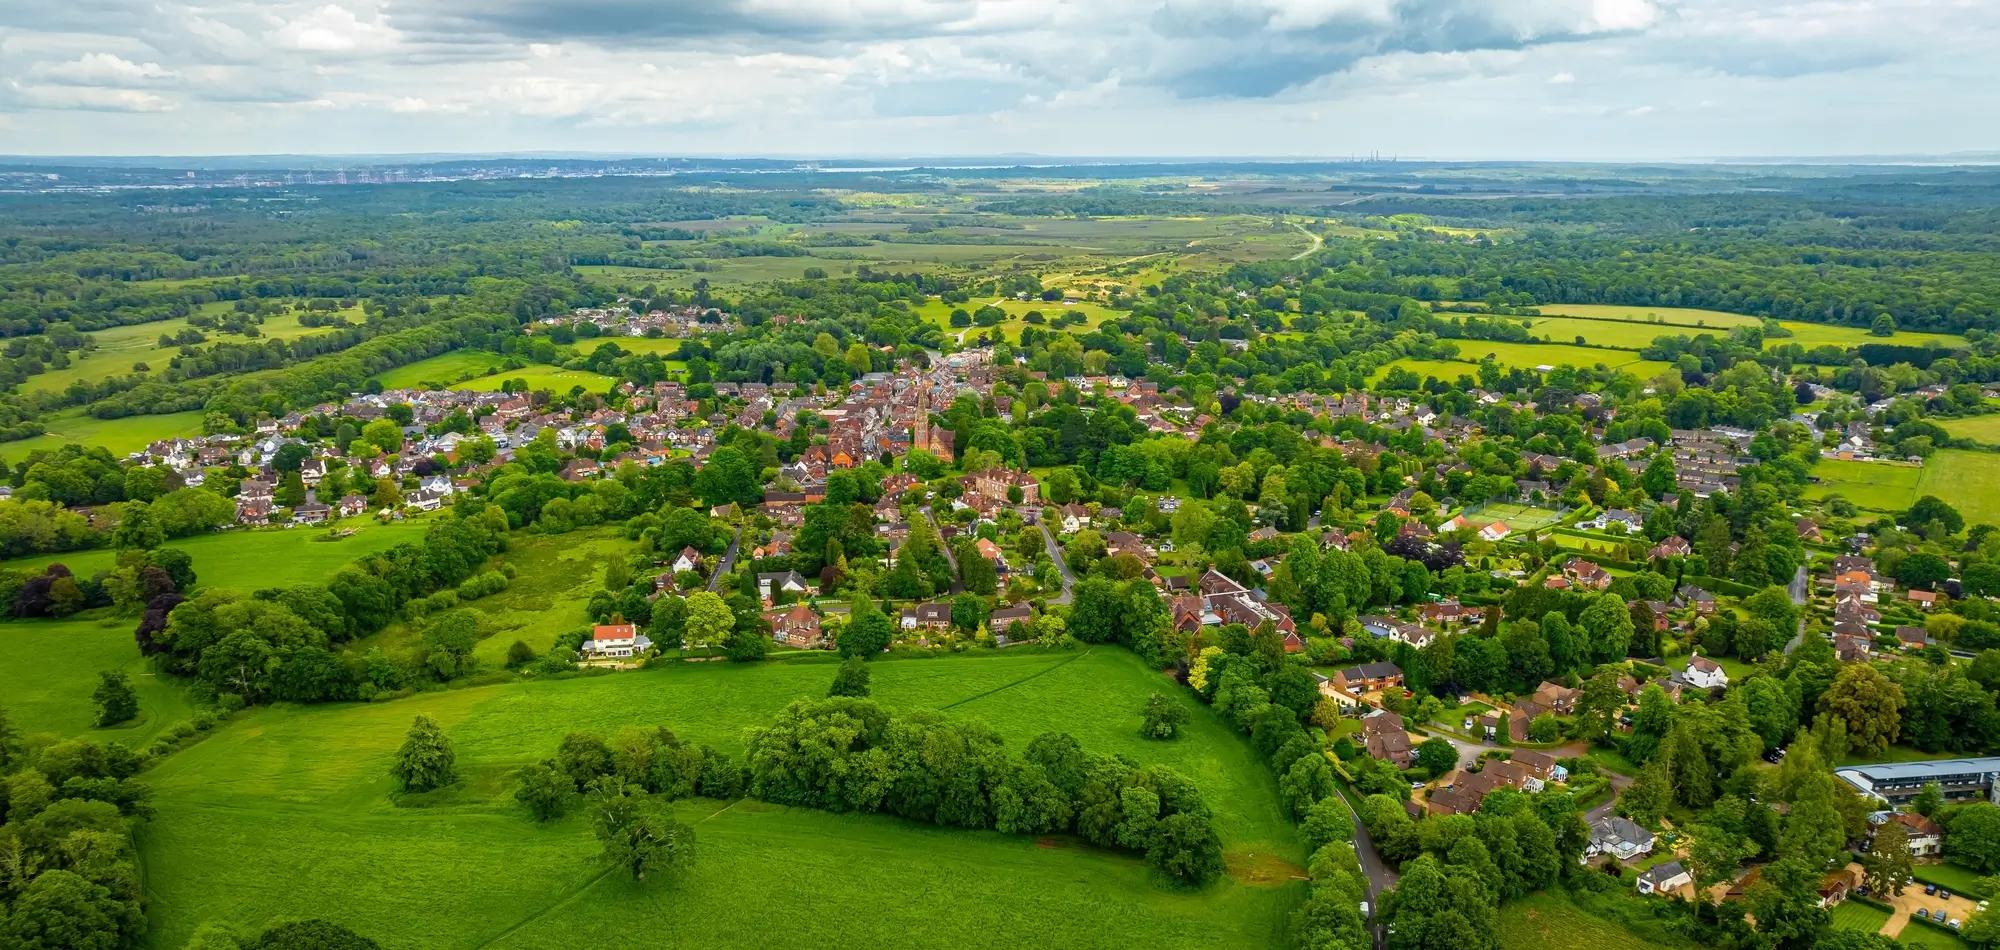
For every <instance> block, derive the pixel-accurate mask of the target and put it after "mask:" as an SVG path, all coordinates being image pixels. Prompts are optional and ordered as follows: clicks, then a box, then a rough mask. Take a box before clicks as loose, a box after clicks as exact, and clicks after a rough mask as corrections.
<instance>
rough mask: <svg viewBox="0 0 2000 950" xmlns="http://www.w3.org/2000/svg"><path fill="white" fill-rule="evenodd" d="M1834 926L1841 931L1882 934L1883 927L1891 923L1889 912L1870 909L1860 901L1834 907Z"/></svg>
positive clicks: (1846, 902)
mask: <svg viewBox="0 0 2000 950" xmlns="http://www.w3.org/2000/svg"><path fill="white" fill-rule="evenodd" d="M1832 917H1833V926H1834V927H1836V928H1838V929H1841V930H1858V931H1861V932H1862V933H1870V934H1872V933H1880V932H1881V930H1882V925H1883V924H1886V923H1888V922H1889V912H1888V911H1886V910H1883V909H1881V908H1879V907H1870V906H1868V905H1867V904H1863V903H1861V902H1860V901H1844V902H1842V903H1840V904H1837V905H1835V906H1834V908H1833V911H1832Z"/></svg>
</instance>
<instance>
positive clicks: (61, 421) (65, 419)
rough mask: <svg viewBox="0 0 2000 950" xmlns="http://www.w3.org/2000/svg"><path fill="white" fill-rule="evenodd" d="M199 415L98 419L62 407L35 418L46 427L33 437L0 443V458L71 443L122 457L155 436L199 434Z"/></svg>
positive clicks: (10, 459)
mask: <svg viewBox="0 0 2000 950" xmlns="http://www.w3.org/2000/svg"><path fill="white" fill-rule="evenodd" d="M201 415H202V414H201V412H200V411H199V410H189V411H187V412H169V413H162V414H160V415H155V416H125V417H123V418H119V419H99V418H97V417H96V416H93V415H90V414H88V413H86V412H84V411H83V410H82V409H80V408H77V409H64V410H63V411H61V412H56V413H51V414H49V415H48V416H46V417H44V418H42V419H40V420H39V421H40V422H41V423H42V424H43V425H45V426H47V427H48V431H47V432H44V433H42V434H41V435H38V436H35V437H33V438H28V439H20V440H17V441H14V442H0V461H5V462H17V461H20V460H21V459H24V458H27V457H28V456H29V455H30V454H33V453H35V452H41V451H54V450H56V449H60V448H62V447H63V446H65V445H68V444H70V443H72V442H74V443H76V444H78V445H86V446H97V445H101V446H104V447H105V448H107V449H110V450H111V454H113V455H116V456H120V457H123V456H125V455H127V454H129V453H132V452H136V451H138V450H140V449H143V448H145V447H146V446H147V444H148V443H151V442H154V441H157V440H159V439H174V438H182V437H185V436H191V435H200V434H201Z"/></svg>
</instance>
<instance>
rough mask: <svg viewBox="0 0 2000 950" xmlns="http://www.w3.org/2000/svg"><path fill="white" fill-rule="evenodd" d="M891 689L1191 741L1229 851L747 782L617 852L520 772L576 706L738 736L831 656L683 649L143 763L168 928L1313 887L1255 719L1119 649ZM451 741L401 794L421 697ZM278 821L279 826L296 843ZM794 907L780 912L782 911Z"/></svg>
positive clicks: (1019, 924) (262, 726) (643, 920)
mask: <svg viewBox="0 0 2000 950" xmlns="http://www.w3.org/2000/svg"><path fill="white" fill-rule="evenodd" d="M872 669H873V671H874V685H875V695H876V698H877V699H878V700H880V701H881V702H883V703H884V704H886V705H889V706H891V707H894V708H900V709H915V708H931V709H938V710H942V711H944V712H945V713H946V714H947V715H950V716H955V717H964V718H968V719H973V720H977V721H980V722H984V723H986V724H988V725H989V726H991V727H992V728H993V729H995V730H996V731H997V732H999V733H1000V734H1001V735H1003V736H1004V737H1005V738H1006V739H1007V741H1008V742H1009V744H1010V746H1013V747H1016V748H1018V747H1019V746H1020V745H1022V744H1024V743H1025V742H1026V741H1027V740H1028V739H1029V738H1031V737H1032V736H1034V735H1036V734H1038V733H1040V732H1042V731H1045V730H1049V729H1064V730H1067V731H1070V732H1071V733H1073V734H1074V735H1076V736H1077V738H1078V739H1079V740H1080V741H1081V742H1082V743H1083V744H1084V746H1085V747H1086V748H1089V749H1092V750H1097V751H1103V752H1119V753H1124V754H1127V755H1130V756H1132V757H1134V758H1136V759H1138V760H1140V761H1142V762H1160V763H1165V764H1169V765H1171V766H1173V767H1174V768H1177V769H1179V770H1180V771H1181V772H1183V773H1185V774H1186V775H1187V776H1188V777H1189V778H1190V779H1192V780H1193V781H1195V782H1196V783H1198V784H1199V785H1201V787H1202V788H1203V791H1204V792H1205V793H1206V795H1207V797H1208V800H1209V801H1210V802H1212V803H1214V805H1215V807H1216V812H1217V821H1218V826H1219V830H1220V831H1221V833H1222V835H1223V839H1224V844H1225V849H1226V854H1227V860H1228V864H1229V867H1230V877H1229V879H1227V880H1224V881H1221V882H1218V883H1217V884H1215V885H1212V886H1210V887H1209V888H1207V889H1204V890H1203V891H1201V892H1198V893H1187V892H1183V891H1177V890H1174V889H1172V888H1169V887H1167V886H1165V885H1163V884H1161V883H1159V882H1158V881H1156V880H1154V879H1152V878H1151V876H1150V874H1149V872H1148V871H1147V869H1146V868H1145V866H1144V863H1143V862H1142V861H1141V860H1139V859H1137V858H1134V857H1131V856H1127V855H1119V854H1112V853H1107V852H1103V851H1098V850H1094V849H1090V848H1086V847H1082V846H1080V845H1077V844H1075V843H1074V842H1071V841H1068V840H1061V839H1043V840H1035V839H1028V838H1014V837H1008V836H1002V835H998V834H993V833H982V832H961V831H948V830H943V829H938V828H934V827H930V826H920V825H914V824H911V823H908V822H904V821H900V820H896V819H890V818H881V817H872V816H851V815H850V816H839V815H827V814H821V813H816V812H808V811H799V810H794V809H787V808H779V807H773V806H768V805H763V804H760V803H756V802H751V801H742V802H737V803H735V804H733V805H729V806H727V807H725V806H724V805H723V804H722V803H718V802H712V801H704V800H694V801H686V802H681V803H679V804H677V805H676V806H675V808H676V811H677V812H678V814H679V815H680V817H681V818H682V819H683V820H686V821H688V822H690V823H691V824H693V825H694V827H695V829H696V833H697V836H698V853H697V857H696V859H695V861H694V864H693V866H692V868H691V869H690V870H689V871H688V872H687V873H686V874H685V875H684V876H682V877H681V878H679V879H677V880H673V881H657V880H656V881H649V882H647V883H646V885H645V886H643V887H641V886H637V885H634V884H632V883H630V882H629V881H627V880H626V879H624V878H622V877H620V876H617V875H613V874H607V873H606V872H605V871H604V869H603V868H602V866H601V865H600V864H598V863H597V861H596V852H597V846H596V844H595V842H594V841H593V840H592V838H591V836H590V833H589V831H588V828H587V824H586V822H585V821H584V819H583V818H582V817H581V816H572V817H570V818H568V819H565V820H563V821H559V822H555V823H551V824H547V825H537V824H535V823H533V822H531V821H530V820H529V819H528V818H527V816H526V814H525V813H523V812H522V811H521V810H520V809H519V808H518V807H517V806H515V805H514V804H513V803H512V801H511V799H510V797H509V794H510V786H511V781H510V778H509V772H510V771H511V770H512V769H514V768H516V767H518V766H520V765H522V764H525V763H528V762H531V761H534V760H536V759H539V758H542V757H544V756H547V755H549V754H550V753H551V752H552V751H553V750H554V748H555V745H556V742H557V741H558V740H559V739H560V738H561V736H562V735H563V734H564V733H565V732H568V731H570V730H572V729H597V730H612V729H616V728H618V727H620V726H623V725H628V724H638V725H646V726H652V725H668V726H671V727H672V728H673V729H674V730H675V731H676V732H677V733H678V734H679V735H681V736H682V737H683V738H686V739H690V740H693V741H698V742H704V743H710V744H713V745H715V746H716V747H718V748H720V749H723V750H725V751H728V752H730V753H740V752H741V750H742V747H743V730H744V729H745V728H746V727H749V726H754V725H756V724H759V723H762V722H764V721H767V720H768V719H769V717H770V716H772V715H773V714H774V713H775V712H776V711H777V710H778V709H780V708H781V707H782V706H783V705H784V704H785V703H787V702H789V701H790V700H791V699H793V698H796V697H801V696H818V695H821V694H823V693H824V692H825V689H826V684H827V682H828V681H829V680H830V679H831V677H832V674H833V668H832V666H830V665H826V664H781V663H764V664H755V665H741V666H739V665H733V664H723V663H703V664H677V665H673V666H669V667H666V668H657V669H652V670H646V671H640V672H633V673H622V674H614V675H608V676H598V677H588V678H582V679H570V680H561V681H539V682H536V681H527V682H516V683H509V684H504V685H497V686H486V687H477V688H468V689H459V690H450V691H445V692H438V693H429V694H423V695H419V696H416V697H411V698H408V699H403V700H398V701H395V702H390V703H382V704H377V705H347V706H339V707H316V708H306V709H301V708H283V709H276V708H265V709H257V710H254V711H252V712H250V713H247V714H245V715H244V716H243V717H241V719H240V720H239V721H237V722H235V723H233V724H232V725H231V726H230V727H229V728H227V729H225V730H222V731H220V732H219V733H217V734H216V735H214V736H212V737H210V738H209V739H208V740H206V741H204V742H202V743H200V744H198V745H195V746H193V747H191V748H189V749H187V750H185V751H183V752H181V753H178V754H176V755H175V756H173V757H172V758H170V759H168V760H167V761H165V762H164V763H162V764H161V765H160V766H158V767H156V768H155V769H153V770H152V771H151V772H149V773H148V774H147V777H146V780H147V782H148V784H150V785H151V786H152V787H153V788H154V790H155V796H154V805H155V806H156V808H157V810H158V815H157V817H155V818H154V819H153V820H152V821H150V822H147V823H146V824H145V825H144V826H142V827H141V829H140V832H139V842H140V848H141V853H142V857H143V860H144V862H145V867H146V885H147V892H148V898H149V901H148V905H149V911H150V914H151V927H150V932H149V934H148V941H149V944H150V945H151V946H155V947H161V948H168V947H178V946H180V945H181V944H182V943H183V942H185V940H186V939H187V937H188V935H189V933H190V932H191V931H192V930H193V929H194V928H195V927H196V926H198V925H199V924H200V923H201V922H203V921H207V920H223V921H228V922H232V923H236V924H240V925H246V926H249V925H259V924H262V923H263V922H265V921H267V920H270V919H272V918H275V917H306V916H325V917H330V918H333V919H335V920H338V921H340V922H342V923H345V924H347V925H348V926H351V927H354V928H356V929H357V930H359V931H360V932H362V933H364V934H367V935H368V936H370V937H373V938H375V939H376V940H378V941H380V942H381V943H382V945H383V946H385V947H389V948H414V947H425V948H431V947H436V948H454V947H468V948H469V947H483V946H502V947H569V946H578V945H592V944H612V945H616V944H621V943H627V944H629V943H630V942H631V941H632V939H633V938H632V935H633V934H636V933H645V934H647V935H648V939H647V940H646V941H645V942H646V943H648V944H649V945H654V946H716V945H724V946H730V945H740V944H744V943H747V942H752V941H754V942H755V943H757V944H758V945H759V946H760V947H763V948H766V950H784V948H794V947H796V948H813V950H818V948H821V947H826V946H870V947H880V948H896V947H935V946H963V947H1020V946H1051V947H1128V946H1134V945H1138V944H1145V945H1148V946H1158V947H1189V948H1195V947H1269V946H1273V945H1275V944H1277V943H1279V942H1281V939H1282V938H1281V932H1282V928H1283V926H1284V918H1285V915H1286V914H1287V913H1288V912H1289V910H1290V908H1291V906H1292V905H1293V903H1294V902H1295V901H1296V900H1297V899H1298V897H1299V896H1300V894H1301V888H1300V887H1299V885H1297V884H1295V883H1292V878H1293V876H1294V875H1295V874H1297V873H1298V868H1297V867H1296V862H1298V861H1300V860H1301V859H1302V858H1303V855H1302V854H1301V853H1300V852H1301V848H1300V846H1299V845H1298V843H1297V842H1296V840H1295V838H1294V836H1293V833H1292V830H1291V827H1290V825H1289V824H1287V823H1286V821H1285V819H1284V815H1283V812H1282V810H1281V808H1280V806H1279V803H1278V800H1277V797H1276V793H1275V789H1274V785H1273V782H1272V781H1271V779H1270V778H1269V776H1268V773H1266V771H1265V770H1264V769H1263V767H1262V765H1261V764H1260V763H1259V762H1258V761H1257V759H1256V756H1255V754H1254V753H1253V752H1252V751H1251V749H1250V748H1249V747H1248V745H1247V744H1246V743H1245V742H1243V741H1242V740H1241V739H1240V738H1239V737H1237V736H1236V735H1234V734H1233V733H1232V732H1231V731H1230V730H1229V729H1228V728H1227V727H1226V726H1225V725H1223V723H1222V722H1221V721H1220V720H1219V719H1218V718H1217V717H1216V716H1215V715H1214V714H1213V713H1212V712H1210V711H1209V710H1208V709H1206V708H1205V707H1202V706H1200V705H1199V704H1198V703H1196V702H1195V701H1194V700H1193V699H1192V698H1191V697H1189V696H1188V695H1187V694H1186V693H1185V691H1184V690H1177V689H1175V688H1174V687H1173V686H1172V685H1171V683H1170V681H1168V680H1167V679H1166V678H1165V677H1164V676H1162V675H1160V674H1157V673H1155V672H1153V671H1151V670H1148V669H1146V668H1145V667H1144V666H1143V665H1142V664H1140V663H1139V662H1138V661H1137V660H1136V659H1134V658H1133V657H1132V656H1130V655H1129V654H1127V653H1124V652H1122V651H1116V650H1110V649H1103V648H1100V649H1097V650H1093V651H1088V652H1078V653H1067V654H1063V653H1057V654H1033V655H1001V656H995V655H984V656H976V657H958V658H950V659H936V660H887V661H880V662H878V663H876V664H873V666H872ZM1154 691H1159V692H1163V693H1166V694H1167V695H1169V696H1172V697H1174V698H1175V701H1177V702H1180V703H1183V704H1185V705H1186V706H1187V707H1188V708H1189V711H1190V713H1192V714H1193V715H1192V721H1191V722H1190V723H1189V726H1188V728H1187V729H1186V731H1185V732H1184V733H1183V735H1182V738H1180V739H1178V740H1176V741H1173V742H1165V743H1160V742H1149V741H1147V740H1144V739H1141V738H1140V737H1139V736H1138V725H1139V707H1140V705H1141V703H1142V702H1143V701H1144V699H1145V697H1146V696H1147V695H1148V694H1149V693H1151V692H1154ZM419 713H421V714H424V715H428V716H431V717H433V718H434V719H436V720H437V721H438V722H439V723H440V724H441V725H442V726H443V727H444V729H445V731H446V732H447V734H448V735H450V736H451V738H452V740H453V742H454V743H455V745H456V749H457V756H458V764H459V769H460V772H461V775H462V776H463V781H462V784H461V785H460V786H459V787H457V788H455V789H453V790H451V791H448V792H446V793H444V794H443V795H441V796H436V797H434V798H433V800H432V801H429V802H426V803H424V804H423V805H418V806H413V807H398V806H397V805H396V804H395V803H394V802H392V801H391V800H390V797H389V792H390V789H391V779H390V777H389V775H388V767H389V762H390V760H391V758H392V756H393V754H394V751H395V749H396V747H397V746H398V745H399V744H400V742H401V741H402V736H403V733H404V731H405V730H407V729H408V727H409V723H410V720H411V718H412V717H413V716H415V715H417V714H419ZM280 842H282V844H280ZM773 921H782V922H783V925H782V926H772V925H771V923H772V922H773Z"/></svg>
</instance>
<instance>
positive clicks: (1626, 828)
mask: <svg viewBox="0 0 2000 950" xmlns="http://www.w3.org/2000/svg"><path fill="white" fill-rule="evenodd" d="M1652 853H1653V833H1652V832H1650V831H1647V830H1646V829H1644V828H1641V827H1639V825H1638V824H1637V823H1635V822H1633V821H1632V820H1631V819H1629V818H1620V817H1618V816H1616V815H1612V816H1610V817H1607V818H1599V819H1598V820H1596V821H1593V822H1591V823H1590V843H1589V844H1588V845H1586V846H1585V847H1584V849H1583V854H1584V857H1586V858H1588V857H1595V856H1597V855H1600V854H1608V855H1611V856H1612V857H1614V858H1617V859H1618V860H1620V861H1630V860H1632V859H1633V858H1636V857H1639V856H1640V855H1643V854H1652Z"/></svg>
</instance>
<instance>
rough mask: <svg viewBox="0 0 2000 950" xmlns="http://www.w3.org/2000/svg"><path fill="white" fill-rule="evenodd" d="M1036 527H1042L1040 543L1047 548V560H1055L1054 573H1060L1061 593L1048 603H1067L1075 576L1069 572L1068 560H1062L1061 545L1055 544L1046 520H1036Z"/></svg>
mask: <svg viewBox="0 0 2000 950" xmlns="http://www.w3.org/2000/svg"><path fill="white" fill-rule="evenodd" d="M1036 527H1039V528H1041V529H1042V544H1043V545H1044V546H1045V547H1047V548H1048V552H1049V560H1051V561H1054V562H1056V573H1058V574H1060V575H1062V593H1061V594H1059V595H1057V596H1055V597H1051V598H1049V603H1052V604H1067V603H1069V597H1070V591H1071V590H1072V589H1073V588H1074V587H1075V586H1076V578H1075V577H1074V576H1073V575H1071V574H1070V572H1069V562H1068V561H1065V560H1063V554H1062V547H1061V546H1060V545H1057V544H1056V536H1055V535H1053V534H1050V533H1049V525H1048V522H1046V521H1041V522H1038V523H1037V525H1036Z"/></svg>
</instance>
